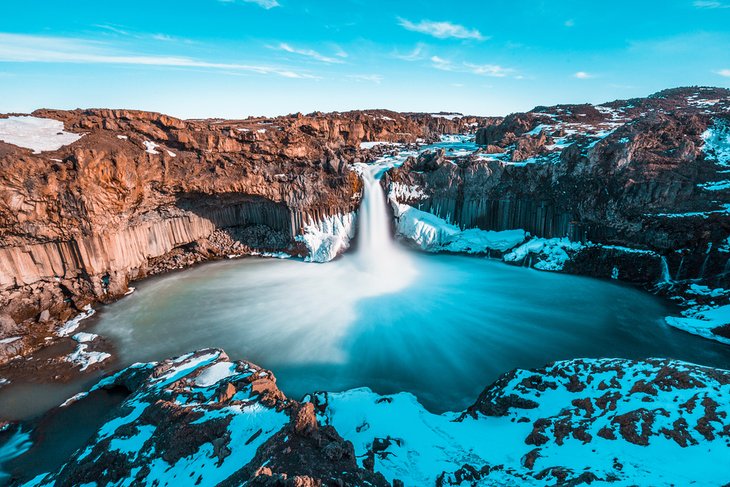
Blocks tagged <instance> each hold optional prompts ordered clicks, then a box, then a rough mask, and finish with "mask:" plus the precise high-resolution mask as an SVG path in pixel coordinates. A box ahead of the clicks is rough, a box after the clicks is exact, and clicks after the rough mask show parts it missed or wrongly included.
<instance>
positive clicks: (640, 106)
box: [385, 88, 730, 287]
mask: <svg viewBox="0 0 730 487" xmlns="http://www.w3.org/2000/svg"><path fill="white" fill-rule="evenodd" d="M729 113H730V90H726V89H720V88H681V89H673V90H666V91H662V92H659V93H657V94H655V95H652V96H650V97H648V98H643V99H632V100H620V101H615V102H611V103H605V104H603V105H597V106H593V105H558V106H554V107H537V108H535V109H533V110H532V111H530V112H527V113H517V114H513V115H510V116H508V117H506V118H505V119H504V120H503V121H502V122H501V123H497V124H492V125H487V126H485V127H481V128H480V129H479V130H478V131H477V133H476V142H477V143H478V144H480V145H481V146H482V148H481V149H480V150H479V151H477V152H476V153H474V154H472V155H470V156H468V157H453V156H451V155H450V154H449V153H445V152H435V153H426V154H423V155H421V156H420V157H418V158H417V159H416V158H414V159H412V160H410V161H408V162H407V163H406V164H404V165H403V167H402V168H400V169H398V170H395V171H393V172H392V173H391V174H389V176H388V177H386V181H385V184H391V183H396V184H398V185H400V186H401V187H407V188H413V191H411V192H410V193H409V194H406V195H404V196H402V197H397V199H398V202H399V203H405V204H410V205H412V206H415V207H417V208H419V209H421V210H424V211H427V212H430V213H433V214H435V215H437V216H439V217H441V218H444V219H446V220H447V221H449V222H451V223H454V224H456V225H458V226H460V227H462V228H481V229H484V230H507V229H516V228H519V229H524V230H526V231H527V232H529V233H530V234H532V235H534V236H538V237H544V238H562V237H567V238H568V239H570V240H571V241H575V242H591V243H594V244H603V245H604V246H612V247H613V248H614V250H615V248H617V247H630V248H634V249H643V250H647V251H648V252H646V253H643V254H642V253H634V256H633V257H638V258H640V259H643V260H646V259H650V260H651V261H652V262H653V264H651V265H648V264H644V267H645V268H646V269H647V270H648V272H644V273H643V274H642V275H641V276H639V275H636V273H633V276H632V272H631V268H632V266H635V265H636V264H631V263H630V262H626V264H627V265H625V266H621V268H619V269H617V270H616V271H614V268H615V264H614V263H613V259H610V258H602V257H601V256H600V255H599V254H600V252H597V251H596V249H595V248H593V250H591V251H590V252H592V253H591V254H590V255H588V254H586V255H585V256H579V257H578V258H577V259H574V260H573V262H572V263H571V264H570V265H571V266H572V268H569V266H568V267H566V270H572V271H574V272H579V273H584V274H590V275H597V276H602V277H610V276H611V274H612V272H618V271H621V272H618V275H619V278H627V277H629V276H632V277H631V278H630V279H629V280H632V281H635V282H643V283H656V282H657V281H659V280H661V279H664V278H666V277H667V276H668V277H669V278H670V279H671V280H672V281H679V280H687V279H693V280H702V281H703V282H704V283H706V284H708V285H710V286H721V287H728V285H730V275H728V272H727V264H728V258H730V254H728V252H727V250H726V248H727V245H726V242H727V238H728V235H730V211H728V205H730V182H728V177H727V171H728V169H730V157H729V156H728V147H730V115H728V114H729ZM662 257H664V260H663V261H662ZM629 260H630V261H636V259H635V258H633V259H629ZM647 266H648V267H647Z"/></svg>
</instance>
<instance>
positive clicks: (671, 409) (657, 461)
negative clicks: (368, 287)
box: [317, 359, 730, 486]
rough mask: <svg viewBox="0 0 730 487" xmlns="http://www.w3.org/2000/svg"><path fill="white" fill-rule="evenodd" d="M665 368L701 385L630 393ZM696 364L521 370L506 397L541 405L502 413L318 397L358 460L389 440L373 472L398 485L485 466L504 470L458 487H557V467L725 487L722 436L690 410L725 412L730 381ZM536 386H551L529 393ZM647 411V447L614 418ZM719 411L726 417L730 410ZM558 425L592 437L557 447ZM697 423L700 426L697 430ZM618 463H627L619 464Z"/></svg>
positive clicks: (641, 480) (404, 397) (607, 363)
mask: <svg viewBox="0 0 730 487" xmlns="http://www.w3.org/2000/svg"><path fill="white" fill-rule="evenodd" d="M665 363H668V365H670V366H671V369H672V370H676V371H678V373H683V374H688V375H689V377H690V378H691V379H693V380H695V381H697V384H699V385H696V384H693V383H689V384H687V385H685V386H677V387H672V386H665V387H662V388H660V389H659V390H657V392H656V395H650V394H647V393H644V392H642V391H635V390H633V386H634V385H635V384H636V383H637V382H638V381H645V382H646V383H648V382H650V381H657V380H658V381H661V377H662V376H663V375H662V374H665V373H666V369H665V368H664V367H663V365H664V364H665ZM691 367H693V366H691V365H689V364H684V363H682V362H675V361H661V362H659V363H655V364H650V363H646V362H632V361H626V360H617V359H600V360H588V359H582V360H581V359H577V360H573V361H565V362H558V363H557V364H555V365H553V366H550V367H549V368H548V369H547V370H546V371H545V372H541V371H538V372H530V371H524V370H517V371H516V372H515V375H514V376H513V377H512V378H511V379H510V380H509V381H508V382H506V383H505V384H504V386H503V389H502V390H501V391H499V396H500V397H508V396H510V395H513V396H517V397H518V398H520V399H526V400H529V401H533V402H534V403H535V404H536V407H525V408H521V407H519V406H512V407H510V408H508V410H507V411H506V415H505V416H483V415H481V414H478V413H477V414H475V416H473V417H472V416H470V415H465V416H464V417H460V415H459V414H458V413H444V414H441V415H436V414H432V413H430V412H428V411H427V410H425V409H424V408H423V407H422V406H421V405H420V404H419V403H418V402H417V400H416V398H415V397H414V396H412V395H410V394H407V393H400V394H394V395H389V396H380V395H378V394H375V393H373V392H372V391H370V390H369V389H355V390H351V391H345V392H341V393H330V394H327V395H326V396H324V395H323V394H321V395H318V396H317V399H318V400H319V401H320V402H324V403H325V404H326V409H325V411H324V413H323V414H321V415H320V418H321V421H322V422H323V423H326V424H331V425H333V426H334V427H335V428H336V429H337V431H338V432H339V433H340V434H341V435H342V436H343V437H344V438H345V439H347V440H350V441H352V443H353V445H354V447H355V453H356V455H357V457H358V461H359V462H362V459H363V458H364V456H365V454H366V453H367V452H368V451H369V450H370V449H371V448H372V446H373V443H374V441H376V439H386V438H387V439H389V440H390V444H389V445H388V446H387V448H386V449H385V451H383V452H382V453H381V454H380V455H376V457H375V471H378V472H381V473H382V474H383V475H384V476H385V477H386V478H387V479H388V480H389V481H391V482H392V481H393V479H400V480H401V481H403V482H404V484H405V485H406V486H422V485H436V484H437V482H436V481H437V478H438V477H439V475H440V474H441V473H442V472H445V473H446V479H447V480H451V481H453V480H454V477H453V474H452V472H454V471H455V470H457V469H459V468H461V467H462V466H463V465H465V464H468V465H471V466H473V467H475V468H476V470H479V469H480V468H481V467H482V466H484V465H491V466H496V465H501V466H502V467H500V468H496V469H491V470H487V473H488V477H487V478H485V479H483V483H478V482H477V483H468V484H459V485H485V486H486V485H554V484H555V482H546V480H545V479H544V478H542V477H540V475H541V472H542V471H544V470H545V469H548V468H550V467H555V466H559V467H562V468H565V469H567V470H569V471H571V470H572V472H573V474H574V475H579V474H580V473H581V472H582V471H584V470H588V469H590V471H591V472H593V473H595V474H597V475H598V476H599V477H604V478H605V477H607V476H608V475H611V476H616V477H617V483H616V485H670V484H673V485H688V484H690V483H692V482H695V483H697V485H715V484H717V485H719V484H722V483H723V482H724V481H725V480H726V479H725V475H726V470H725V468H724V465H725V461H724V460H723V458H726V456H727V445H726V444H725V440H724V439H723V438H719V437H715V438H714V439H713V440H708V439H707V438H705V437H704V436H702V435H701V434H700V433H699V428H700V425H701V424H702V421H704V418H703V417H704V416H705V415H706V410H705V408H704V407H695V408H694V409H692V408H690V407H687V406H685V404H686V403H687V401H689V400H690V399H691V398H693V397H695V398H696V399H697V402H698V403H702V402H703V398H708V399H711V400H712V401H714V402H715V403H717V404H720V405H722V406H721V408H722V409H725V408H726V407H727V406H726V404H727V402H726V401H725V400H724V399H723V398H724V397H726V395H727V394H730V383H726V382H723V381H720V380H717V379H713V378H712V375H711V373H708V374H707V375H705V374H704V373H702V372H701V370H702V369H692V368H691ZM556 371H557V372H556ZM573 375H577V376H578V377H579V379H578V381H579V383H581V384H584V385H585V388H584V389H581V390H577V391H576V390H574V389H572V388H571V387H570V381H569V378H570V377H571V376H573ZM533 383H537V384H541V383H542V384H545V385H547V386H548V387H545V388H544V389H543V388H540V387H539V386H537V387H532V386H531V384H533ZM552 384H554V386H553V385H552ZM609 396H610V397H612V399H611V401H615V402H613V403H612V402H611V401H608V402H604V403H603V404H604V405H603V406H600V405H599V404H601V403H600V398H603V399H606V398H607V397H609ZM577 399H582V400H584V401H587V404H589V405H590V407H591V408H592V409H591V410H593V408H595V410H596V411H595V412H588V411H587V410H584V409H581V408H580V407H578V405H576V403H574V402H573V401H574V400H577ZM513 404H515V402H514V401H513ZM703 404H704V403H703ZM642 411H644V412H646V413H649V414H651V415H652V416H651V417H652V419H653V422H652V423H650V424H648V431H649V439H648V442H649V446H648V447H647V446H642V445H639V444H634V443H631V442H629V441H627V440H626V439H624V437H622V435H621V432H620V431H619V424H618V419H617V418H620V417H626V416H625V415H628V414H630V413H633V412H638V413H641V412H642ZM719 414H720V415H721V416H722V415H723V414H724V411H722V412H719ZM678 420H684V421H686V422H687V424H688V427H687V434H688V436H689V441H688V445H687V446H684V447H683V446H681V445H680V444H679V442H678V440H675V439H674V438H672V437H671V436H669V435H668V434H666V433H664V431H665V430H670V431H671V430H673V429H674V422H675V421H678ZM540 421H547V424H548V427H547V428H546V429H545V430H544V434H545V437H546V440H547V442H546V443H545V444H541V445H540V446H539V447H538V449H537V451H538V452H539V455H537V458H536V460H535V465H534V467H533V468H528V467H527V466H525V464H524V458H525V455H527V454H528V453H530V452H531V451H533V450H534V449H535V447H536V445H534V444H529V443H528V441H527V439H528V436H529V435H530V434H531V433H533V431H534V429H533V428H536V427H537V425H538V424H539V422H540ZM559 423H562V424H567V426H568V427H569V428H571V429H572V428H584V430H585V431H586V432H587V433H588V435H589V436H588V437H587V438H589V439H588V440H584V439H579V438H576V437H573V436H571V435H570V434H568V435H567V436H565V437H562V439H561V440H559V441H558V440H557V435H558V429H559ZM636 424H637V425H638V426H641V425H642V423H641V422H637V423H636ZM695 425H697V429H694V428H693V427H694V426H695ZM642 427H643V426H642ZM553 428H554V429H553ZM604 428H606V429H610V430H611V431H612V432H613V433H614V434H615V435H616V437H617V438H616V439H614V440H609V439H605V438H603V437H601V436H600V435H599V434H598V432H599V431H601V430H602V429H604ZM716 428H717V429H716V430H715V431H719V430H721V428H722V424H721V423H720V424H719V425H718V426H716ZM679 441H681V440H679ZM617 462H618V463H620V464H621V465H620V466H617ZM599 483H600V482H599ZM567 484H568V483H566V485H567ZM446 485H452V484H450V483H448V482H447V483H446ZM454 485H455V484H454ZM570 485H572V484H570Z"/></svg>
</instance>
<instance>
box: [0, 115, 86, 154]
mask: <svg viewBox="0 0 730 487" xmlns="http://www.w3.org/2000/svg"><path fill="white" fill-rule="evenodd" d="M81 137H82V134H74V133H71V132H66V131H64V127H63V122H61V121H59V120H53V119H50V118H40V117H30V116H19V117H8V118H0V140H2V141H3V142H6V143H8V144H13V145H17V146H18V147H24V148H26V149H31V150H32V151H33V153H34V154H40V153H41V152H43V151H54V150H58V149H60V148H61V147H63V146H65V145H69V144H73V143H74V142H76V141H77V140H79V139H80V138H81Z"/></svg>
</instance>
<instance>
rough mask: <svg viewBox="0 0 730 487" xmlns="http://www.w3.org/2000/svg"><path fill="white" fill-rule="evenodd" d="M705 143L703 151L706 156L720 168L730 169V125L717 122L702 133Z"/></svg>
mask: <svg viewBox="0 0 730 487" xmlns="http://www.w3.org/2000/svg"><path fill="white" fill-rule="evenodd" d="M702 140H704V141H705V143H704V145H703V146H702V151H703V152H704V153H705V156H706V157H707V158H708V159H710V160H713V161H715V162H716V163H717V164H719V165H720V166H726V167H730V125H729V124H728V123H727V122H723V121H720V120H717V121H716V122H715V123H714V125H713V126H712V127H709V128H708V129H707V130H705V131H704V132H703V133H702Z"/></svg>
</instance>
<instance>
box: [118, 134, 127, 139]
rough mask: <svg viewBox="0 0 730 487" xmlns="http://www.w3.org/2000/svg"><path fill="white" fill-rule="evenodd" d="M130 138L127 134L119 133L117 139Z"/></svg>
mask: <svg viewBox="0 0 730 487" xmlns="http://www.w3.org/2000/svg"><path fill="white" fill-rule="evenodd" d="M128 138H129V137H127V136H126V135H117V139H119V140H127V139H128Z"/></svg>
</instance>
